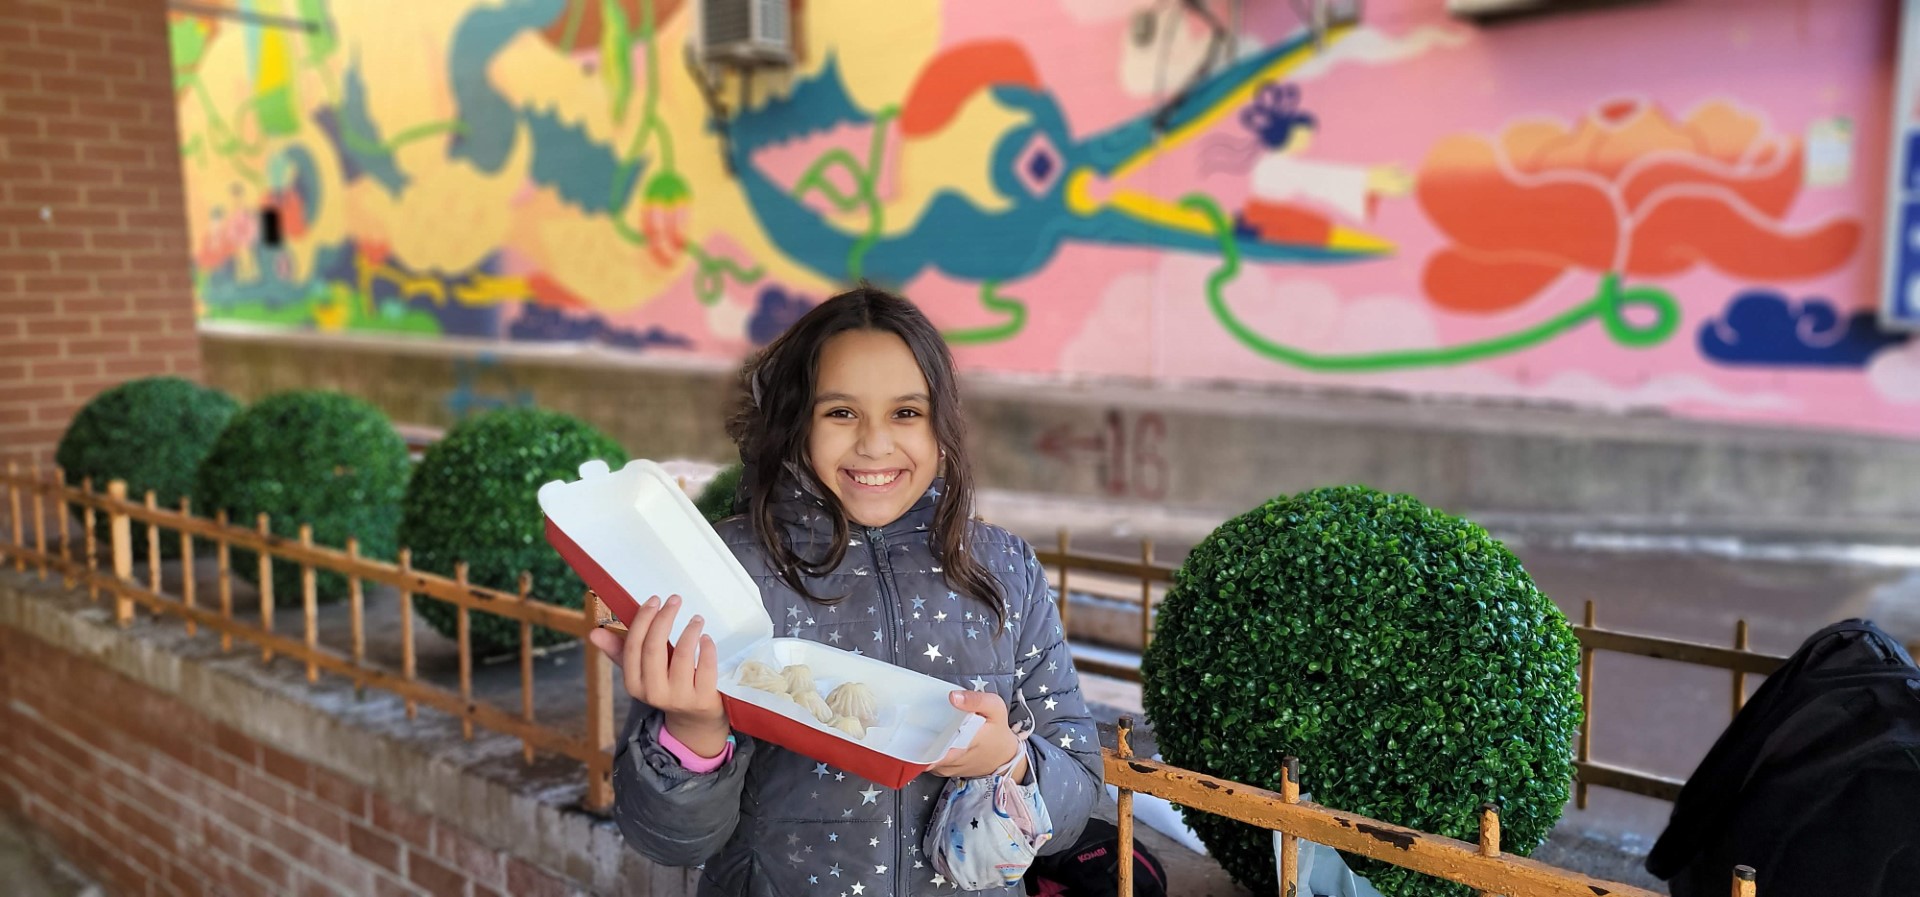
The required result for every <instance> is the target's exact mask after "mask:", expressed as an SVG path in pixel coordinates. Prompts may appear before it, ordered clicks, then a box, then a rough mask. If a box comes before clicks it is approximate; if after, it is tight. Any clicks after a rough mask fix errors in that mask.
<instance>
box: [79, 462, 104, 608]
mask: <svg viewBox="0 0 1920 897" xmlns="http://www.w3.org/2000/svg"><path fill="white" fill-rule="evenodd" d="M80 490H81V491H82V492H85V493H87V499H88V501H87V504H86V506H84V507H82V508H81V509H80V525H81V526H82V527H84V528H85V529H86V533H85V534H84V535H85V538H86V540H87V600H89V601H99V600H100V581H99V580H98V579H96V578H95V574H97V573H99V572H100V545H99V542H98V541H97V540H96V539H95V536H94V532H93V529H94V526H95V525H97V524H98V523H99V519H98V517H97V516H96V514H95V512H94V510H93V501H92V499H93V498H94V497H95V496H94V492H93V477H83V478H82V479H81V480H80Z"/></svg>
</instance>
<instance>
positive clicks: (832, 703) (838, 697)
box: [827, 682, 880, 726]
mask: <svg viewBox="0 0 1920 897" xmlns="http://www.w3.org/2000/svg"><path fill="white" fill-rule="evenodd" d="M827 706H829V707H832V708H833V712H834V713H836V714H838V715H840V716H851V717H854V718H855V719H858V720H859V721H860V722H861V724H863V725H868V726H871V725H873V723H874V721H875V720H876V719H878V718H879V716H880V706H879V701H878V700H877V699H876V698H875V697H874V696H873V689H871V688H868V687H867V684H866V683H864V682H843V683H841V684H840V686H839V687H838V688H835V689H834V690H833V694H830V695H827Z"/></svg>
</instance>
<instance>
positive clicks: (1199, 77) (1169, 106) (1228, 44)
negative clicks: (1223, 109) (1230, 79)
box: [1153, 0, 1240, 134]
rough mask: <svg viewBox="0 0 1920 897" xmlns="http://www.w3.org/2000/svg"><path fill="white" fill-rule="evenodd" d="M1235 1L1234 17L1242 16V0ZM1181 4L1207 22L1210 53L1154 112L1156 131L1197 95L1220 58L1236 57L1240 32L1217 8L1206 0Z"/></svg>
mask: <svg viewBox="0 0 1920 897" xmlns="http://www.w3.org/2000/svg"><path fill="white" fill-rule="evenodd" d="M1232 5H1233V10H1234V18H1235V20H1238V19H1239V10H1240V0H1232ZM1180 7H1181V8H1182V9H1185V10H1186V11H1188V12H1190V13H1193V14H1194V15H1195V16H1197V17H1199V19H1200V20H1201V21H1203V22H1205V23H1207V30H1208V31H1209V32H1210V36H1209V37H1208V38H1207V55H1206V56H1205V57H1204V58H1202V59H1201V60H1200V66H1199V67H1198V68H1196V69H1194V70H1193V74H1191V75H1188V76H1187V83H1186V84H1184V85H1182V86H1181V87H1180V89H1179V90H1177V91H1175V92H1174V94H1173V96H1171V97H1168V98H1167V101H1166V102H1164V103H1161V104H1160V108H1159V110H1158V111H1156V112H1154V114H1153V132H1154V133H1155V134H1163V133H1165V132H1166V130H1167V122H1168V121H1169V120H1171V119H1172V118H1173V113H1174V110H1176V109H1179V108H1180V104H1181V103H1184V102H1186V101H1187V98H1188V97H1189V96H1192V95H1193V90H1194V88H1196V87H1198V86H1199V85H1200V82H1202V81H1205V80H1206V79H1207V78H1208V77H1209V76H1211V75H1212V74H1213V70H1214V67H1215V66H1217V65H1219V63H1220V60H1222V59H1228V60H1231V59H1232V58H1233V42H1234V40H1235V39H1236V35H1235V34H1233V33H1232V32H1230V31H1229V30H1228V29H1227V25H1226V23H1225V22H1222V21H1220V17H1219V16H1216V15H1214V14H1213V10H1211V9H1208V8H1207V5H1206V0H1180ZM1162 39H1163V40H1167V39H1171V37H1170V35H1169V37H1166V38H1162Z"/></svg>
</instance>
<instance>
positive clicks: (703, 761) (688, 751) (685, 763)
mask: <svg viewBox="0 0 1920 897" xmlns="http://www.w3.org/2000/svg"><path fill="white" fill-rule="evenodd" d="M660 746H661V747H663V748H666V749H667V753H669V754H672V755H673V758H674V759H675V760H678V761H680V766H681V768H683V769H685V770H686V771H688V772H712V771H714V770H716V769H719V768H720V767H722V766H725V765H727V761H728V760H731V759H733V739H732V738H731V737H729V738H728V739H727V746H726V747H725V748H723V749H722V750H721V751H720V756H718V757H702V756H700V755H699V754H696V753H694V752H693V748H690V747H687V746H686V745H684V744H681V743H680V739H678V738H675V737H673V733H672V732H669V731H667V727H666V726H661V727H660Z"/></svg>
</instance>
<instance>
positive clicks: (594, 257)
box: [513, 187, 686, 311]
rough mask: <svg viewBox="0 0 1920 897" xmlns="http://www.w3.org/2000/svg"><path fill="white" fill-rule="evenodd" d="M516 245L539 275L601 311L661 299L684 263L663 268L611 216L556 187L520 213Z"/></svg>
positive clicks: (531, 200) (535, 194)
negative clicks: (568, 198)
mask: <svg viewBox="0 0 1920 897" xmlns="http://www.w3.org/2000/svg"><path fill="white" fill-rule="evenodd" d="M513 244H514V246H515V247H516V248H517V249H519V250H520V251H521V252H522V253H524V254H525V255H526V256H527V259H528V261H529V262H530V263H532V265H533V267H534V270H537V271H540V272H541V273H543V274H545V275H546V276H548V277H551V278H553V280H554V281H555V282H557V283H559V284H560V285H561V286H563V287H566V288H567V290H569V291H570V292H572V293H573V294H574V295H576V296H578V297H580V299H581V300H583V301H585V302H586V303H587V304H588V305H591V306H592V307H593V308H595V309H597V310H599V311H619V310H624V309H629V308H634V307H636V306H639V305H644V304H645V303H647V302H648V301H651V300H653V299H655V298H658V297H659V295H660V294H661V292H662V291H663V290H665V289H666V287H667V286H668V285H669V284H670V283H671V281H672V275H673V274H675V273H676V272H677V271H678V270H681V269H683V268H684V267H685V266H686V262H685V261H684V260H682V261H680V262H678V263H676V264H675V265H674V266H672V267H669V268H663V267H662V266H661V265H660V264H659V263H658V262H656V261H655V260H654V259H653V255H652V253H650V252H648V251H647V249H646V247H644V246H637V245H635V244H633V243H630V242H628V241H627V240H626V239H625V238H623V237H621V236H620V233H619V232H618V231H616V230H614V229H613V224H612V222H611V221H610V220H609V219H608V218H607V216H605V215H589V214H586V213H584V212H582V211H581V210H580V209H579V208H577V207H575V206H573V205H570V204H568V203H566V202H565V201H563V200H561V199H560V196H559V194H558V193H557V192H555V191H554V190H553V189H552V188H550V187H541V188H539V189H537V190H535V191H533V193H532V195H531V196H530V197H528V198H526V199H525V200H523V204H522V206H521V207H520V209H519V211H518V214H517V215H516V220H515V224H514V235H513Z"/></svg>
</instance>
